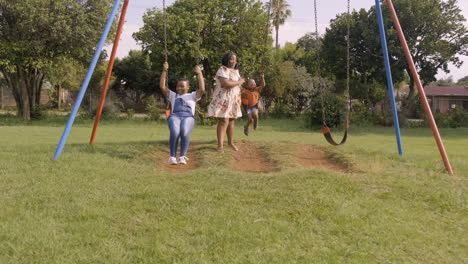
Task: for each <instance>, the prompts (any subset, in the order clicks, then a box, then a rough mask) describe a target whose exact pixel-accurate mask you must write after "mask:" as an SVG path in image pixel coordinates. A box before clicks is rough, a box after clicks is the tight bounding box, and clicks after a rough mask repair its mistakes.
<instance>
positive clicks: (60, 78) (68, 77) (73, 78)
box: [44, 56, 84, 109]
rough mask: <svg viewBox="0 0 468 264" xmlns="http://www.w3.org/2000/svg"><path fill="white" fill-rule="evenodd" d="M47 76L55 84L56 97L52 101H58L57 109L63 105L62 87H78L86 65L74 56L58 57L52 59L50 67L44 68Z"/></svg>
mask: <svg viewBox="0 0 468 264" xmlns="http://www.w3.org/2000/svg"><path fill="white" fill-rule="evenodd" d="M44 72H45V74H46V76H47V80H48V81H49V82H50V83H51V84H52V85H53V86H54V88H55V89H54V95H55V96H54V98H51V100H52V101H54V102H55V101H56V103H57V109H60V107H61V101H62V98H61V94H62V89H63V88H65V89H69V90H70V89H73V88H77V87H79V85H80V82H81V81H82V78H81V77H82V75H84V74H80V73H83V72H84V67H83V65H82V64H80V63H79V62H77V61H75V60H74V59H73V58H68V57H64V56H61V57H58V58H56V59H54V61H52V63H51V64H50V65H49V67H48V68H45V69H44ZM55 97H56V98H55Z"/></svg>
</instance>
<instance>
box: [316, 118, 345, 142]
mask: <svg viewBox="0 0 468 264" xmlns="http://www.w3.org/2000/svg"><path fill="white" fill-rule="evenodd" d="M348 128H349V122H346V127H345V132H344V136H343V139H342V140H341V142H340V143H336V141H335V140H334V139H333V137H332V135H331V133H330V128H329V127H328V126H327V125H323V128H322V132H323V136H325V139H326V140H327V141H328V143H330V144H331V145H334V146H340V145H344V143H346V139H347V138H348Z"/></svg>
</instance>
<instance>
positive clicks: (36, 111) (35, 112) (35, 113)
mask: <svg viewBox="0 0 468 264" xmlns="http://www.w3.org/2000/svg"><path fill="white" fill-rule="evenodd" d="M46 117H47V113H46V112H45V111H44V110H43V109H42V107H41V106H39V105H35V106H33V107H32V108H31V120H40V119H45V118H46Z"/></svg>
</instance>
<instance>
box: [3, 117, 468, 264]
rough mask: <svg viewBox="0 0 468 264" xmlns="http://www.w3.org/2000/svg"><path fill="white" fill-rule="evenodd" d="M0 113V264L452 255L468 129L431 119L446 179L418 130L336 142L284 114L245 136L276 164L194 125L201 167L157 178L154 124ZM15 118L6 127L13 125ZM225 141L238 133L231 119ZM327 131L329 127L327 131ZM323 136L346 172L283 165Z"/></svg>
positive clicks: (159, 133) (460, 250) (366, 133)
mask: <svg viewBox="0 0 468 264" xmlns="http://www.w3.org/2000/svg"><path fill="white" fill-rule="evenodd" d="M7 119H8V118H4V119H3V120H2V117H0V124H2V125H3V126H0V263H464V262H466V260H467V258H468V248H467V244H468V236H467V235H466V233H467V226H468V211H467V193H468V192H467V176H468V151H467V149H468V138H467V135H468V129H456V130H454V129H443V130H441V133H442V137H443V140H444V143H445V146H446V149H447V152H448V153H449V156H450V158H451V162H452V166H453V168H454V171H455V176H450V175H448V174H446V173H445V169H444V166H443V164H442V161H441V159H440V156H439V154H438V150H437V147H436V145H435V141H434V139H433V138H432V134H431V132H430V130H429V129H412V130H408V129H403V130H402V136H403V147H404V157H399V156H398V154H397V147H396V142H395V136H394V134H393V129H392V128H370V129H353V128H351V134H350V137H349V141H348V143H347V144H346V145H345V146H342V147H338V148H335V147H330V146H327V145H326V143H325V140H324V139H323V137H322V135H321V134H319V133H318V132H317V131H312V132H311V131H308V130H306V129H304V128H303V127H302V126H301V125H300V124H298V123H297V122H295V121H293V120H267V121H264V120H262V121H261V124H260V125H261V126H260V130H259V131H257V132H255V133H251V136H249V138H248V140H250V141H256V142H258V143H260V144H263V145H266V146H268V147H267V148H266V149H267V150H268V159H271V160H274V161H275V162H277V164H278V166H279V167H280V168H281V170H280V171H279V172H275V173H270V174H255V173H243V172H236V171H233V170H232V169H231V168H230V167H229V159H228V158H227V156H229V152H228V153H226V155H225V156H224V157H218V155H217V154H216V152H215V150H216V147H215V140H216V136H215V128H214V127H202V126H197V127H196V128H195V130H194V132H193V133H192V144H194V145H196V146H197V147H198V148H199V149H200V151H199V155H200V165H201V168H199V169H197V170H195V171H190V172H188V173H185V174H169V173H166V172H164V171H162V170H161V164H159V163H158V161H157V160H156V159H155V158H153V157H152V155H153V156H154V154H156V153H158V152H161V151H165V150H166V148H167V143H166V142H167V140H168V137H169V132H168V129H167V126H166V124H165V123H164V122H156V123H152V122H143V121H104V122H103V123H102V126H101V127H100V128H99V131H98V137H97V139H96V145H95V146H94V147H90V146H89V145H88V144H87V143H88V140H89V136H90V133H91V127H92V121H90V120H78V122H77V125H76V126H75V127H74V128H73V129H72V131H71V133H70V136H69V139H68V142H67V145H66V146H65V149H64V153H63V154H62V156H61V157H60V159H59V160H58V161H56V162H53V161H51V159H52V156H53V154H54V152H55V148H56V145H57V143H58V141H59V139H60V136H61V133H62V132H63V127H64V124H65V121H66V118H57V119H55V120H48V121H33V122H28V123H24V122H20V121H12V120H13V119H11V118H10V119H8V120H7ZM13 122H14V123H13ZM237 125H238V127H237V128H236V138H237V139H239V140H240V139H245V138H246V137H244V136H243V135H242V131H241V130H242V127H241V122H237ZM336 136H340V134H339V132H336ZM293 143H294V144H296V143H307V144H316V145H320V146H323V147H324V148H325V149H327V150H328V151H329V153H330V155H331V156H334V157H339V158H340V159H342V160H344V161H345V162H348V163H349V164H351V166H352V168H353V171H354V172H353V173H350V174H341V173H335V172H328V171H320V170H312V169H304V168H301V167H298V166H297V165H296V164H294V163H291V162H288V161H289V160H290V156H289V154H288V153H290V151H291V148H290V146H291V144H293Z"/></svg>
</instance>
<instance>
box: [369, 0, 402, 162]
mask: <svg viewBox="0 0 468 264" xmlns="http://www.w3.org/2000/svg"><path fill="white" fill-rule="evenodd" d="M375 7H376V10H377V19H378V21H379V30H380V39H381V41H382V49H383V55H384V61H385V71H386V72H387V86H388V94H389V95H390V103H391V105H392V113H393V124H394V126H395V134H396V140H397V144H398V153H399V154H400V156H401V155H403V148H402V146H401V137H400V124H399V123H398V112H397V108H396V104H395V95H394V94H393V80H392V70H391V69H390V59H389V58H388V49H387V39H386V37H385V28H384V22H383V16H382V8H381V7H380V1H379V0H375Z"/></svg>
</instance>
